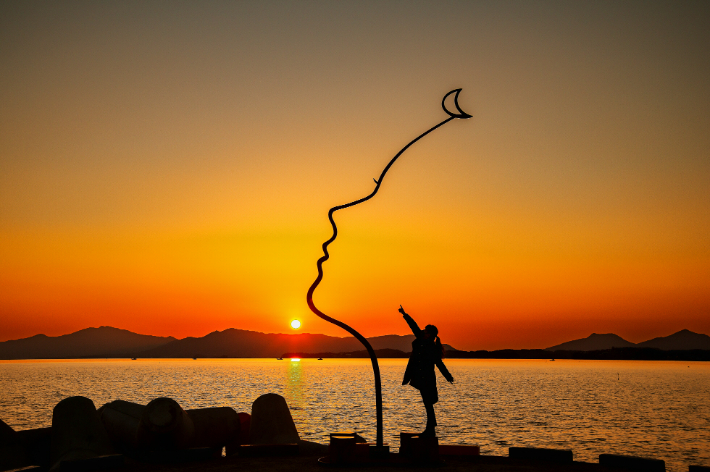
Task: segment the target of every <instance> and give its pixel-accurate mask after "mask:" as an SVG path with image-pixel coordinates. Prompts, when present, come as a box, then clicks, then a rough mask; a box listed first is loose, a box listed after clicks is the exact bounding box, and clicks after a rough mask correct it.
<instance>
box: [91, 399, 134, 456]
mask: <svg viewBox="0 0 710 472" xmlns="http://www.w3.org/2000/svg"><path fill="white" fill-rule="evenodd" d="M144 411H145V405H139V404H138V403H131V402H126V401H123V400H115V401H112V402H111V403H107V404H106V405H104V406H102V407H101V408H99V412H100V416H101V421H102V422H103V424H104V427H105V428H106V432H107V433H108V435H109V437H110V438H111V442H112V443H113V444H114V445H115V446H116V447H117V448H118V449H119V450H121V451H124V452H131V451H134V450H136V449H138V442H137V436H138V428H139V425H140V421H141V417H142V416H143V413H144Z"/></svg>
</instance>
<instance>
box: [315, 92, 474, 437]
mask: <svg viewBox="0 0 710 472" xmlns="http://www.w3.org/2000/svg"><path fill="white" fill-rule="evenodd" d="M460 93H461V89H460V88H459V89H455V90H452V91H450V92H449V93H447V94H446V95H444V98H443V100H442V101H441V107H442V108H443V109H444V112H446V114H447V115H449V117H448V118H446V119H445V120H444V121H442V122H441V123H439V124H437V125H435V126H433V127H432V128H429V129H428V130H427V131H425V132H423V133H422V134H420V135H419V136H417V137H416V138H414V139H413V140H412V141H410V142H409V144H407V145H406V146H404V147H403V148H402V149H401V150H400V151H399V152H398V153H397V154H396V155H395V156H394V157H393V158H392V159H391V160H390V161H389V163H388V164H387V165H386V166H385V168H384V170H383V171H382V173H381V174H380V178H379V179H373V180H374V181H375V189H374V190H373V191H372V193H370V194H369V195H367V196H365V197H363V198H361V199H359V200H355V201H353V202H350V203H346V204H344V205H338V206H335V207H333V208H331V209H330V210H329V211H328V219H329V220H330V224H331V226H332V227H333V235H332V236H331V237H330V239H328V240H327V241H326V242H324V243H323V256H321V258H320V259H318V261H317V263H316V265H317V267H318V277H316V280H315V281H314V282H313V284H311V286H310V288H309V289H308V293H307V295H306V301H307V302H308V307H309V308H310V309H311V311H312V312H313V313H315V314H316V315H317V316H319V317H320V318H322V319H324V320H326V321H328V322H330V323H333V324H334V325H336V326H339V327H341V328H343V329H344V330H345V331H347V332H348V333H350V334H352V335H353V336H354V337H355V338H357V340H358V341H360V342H361V343H362V344H363V346H365V349H367V352H368V354H369V355H370V360H371V362H372V370H373V373H374V376H375V402H376V413H377V448H379V449H382V448H383V447H384V446H383V433H382V382H381V380H380V366H379V364H378V363H377V355H376V354H375V351H374V349H373V348H372V346H371V345H370V343H369V342H368V340H367V339H366V338H365V337H364V336H363V335H361V334H360V333H358V332H357V331H356V330H355V329H353V328H351V327H350V326H348V325H347V324H345V323H343V322H342V321H339V320H336V319H335V318H332V317H330V316H328V315H326V314H325V313H323V312H322V311H320V310H319V309H318V308H317V307H316V305H315V304H314V303H313V292H314V291H315V289H316V288H317V287H318V285H319V284H320V282H321V280H323V263H324V262H325V261H327V260H328V259H329V258H330V255H329V254H328V246H329V245H330V243H332V242H333V241H335V238H336V237H337V236H338V227H337V226H336V225H335V220H333V213H335V212H336V211H338V210H343V209H345V208H349V207H351V206H355V205H359V204H360V203H364V202H366V201H367V200H369V199H371V198H372V197H374V196H375V195H376V194H377V192H378V191H379V189H380V186H381V185H382V181H383V180H384V178H385V175H386V174H387V171H389V169H390V167H392V165H393V164H394V163H395V161H396V160H397V159H398V158H399V156H401V155H402V154H403V153H404V151H406V150H407V149H409V147H410V146H411V145H412V144H414V143H416V142H417V141H419V140H420V139H422V138H423V137H424V136H426V135H427V134H429V133H431V132H432V131H434V130H435V129H437V128H440V127H442V126H443V125H445V124H446V123H448V122H450V121H452V120H455V119H462V120H465V119H468V118H471V115H469V114H468V113H466V112H464V111H463V110H462V109H461V107H460V106H459V103H458V98H459V94H460ZM451 95H454V97H453V104H454V107H455V108H456V112H452V111H451V110H449V109H448V108H447V106H446V101H447V98H449V96H451Z"/></svg>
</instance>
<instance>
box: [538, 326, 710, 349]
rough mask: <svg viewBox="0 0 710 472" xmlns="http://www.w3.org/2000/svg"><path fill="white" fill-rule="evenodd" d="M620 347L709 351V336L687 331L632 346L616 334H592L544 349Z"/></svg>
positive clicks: (632, 344)
mask: <svg viewBox="0 0 710 472" xmlns="http://www.w3.org/2000/svg"><path fill="white" fill-rule="evenodd" d="M621 347H638V348H653V349H661V350H664V351H687V350H691V349H708V350H710V336H708V335H706V334H698V333H694V332H692V331H689V330H687V329H684V330H682V331H678V332H677V333H674V334H671V335H670V336H662V337H658V338H653V339H650V340H648V341H644V342H641V343H638V344H634V343H632V342H629V341H627V340H625V339H624V338H622V337H620V336H617V335H616V334H596V333H592V334H591V335H589V337H586V338H584V339H575V340H574V341H568V342H566V343H562V344H558V345H557V346H552V347H548V348H546V350H547V351H601V350H604V349H613V348H621Z"/></svg>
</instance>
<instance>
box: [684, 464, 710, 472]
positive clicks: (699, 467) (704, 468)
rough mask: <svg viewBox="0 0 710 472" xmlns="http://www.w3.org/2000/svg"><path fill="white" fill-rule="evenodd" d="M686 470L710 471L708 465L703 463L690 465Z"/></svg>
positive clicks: (693, 471) (689, 471)
mask: <svg viewBox="0 0 710 472" xmlns="http://www.w3.org/2000/svg"><path fill="white" fill-rule="evenodd" d="M688 472H710V467H708V466H704V465H690V466H688Z"/></svg>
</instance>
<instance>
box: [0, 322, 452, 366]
mask: <svg viewBox="0 0 710 472" xmlns="http://www.w3.org/2000/svg"><path fill="white" fill-rule="evenodd" d="M413 340H414V336H413V335H408V336H398V335H394V334H389V335H386V336H376V337H373V338H369V341H370V343H371V344H372V346H373V348H374V349H378V350H381V349H393V350H397V351H404V352H410V351H411V350H412V341H413ZM444 347H445V348H446V349H447V350H448V351H455V350H456V349H454V348H453V347H451V346H449V345H444ZM360 349H362V344H360V342H359V341H358V340H356V339H355V338H352V337H345V338H339V337H335V336H326V335H324V334H308V333H303V334H267V333H260V332H257V331H247V330H241V329H234V328H232V329H226V330H224V331H215V332H213V333H210V334H208V335H206V336H203V337H201V338H196V337H189V338H185V339H179V340H178V339H175V338H173V337H158V336H147V335H142V334H136V333H132V332H130V331H127V330H125V329H117V328H112V327H109V326H101V327H100V328H87V329H83V330H81V331H77V332H75V333H71V334H65V335H62V336H56V337H50V336H45V335H44V334H38V335H36V336H32V337H30V338H24V339H18V340H13V341H5V342H0V359H71V358H81V357H159V358H167V357H176V358H185V357H280V356H281V355H282V354H283V353H284V352H304V353H307V352H311V353H315V352H330V353H347V352H353V351H357V350H360Z"/></svg>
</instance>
